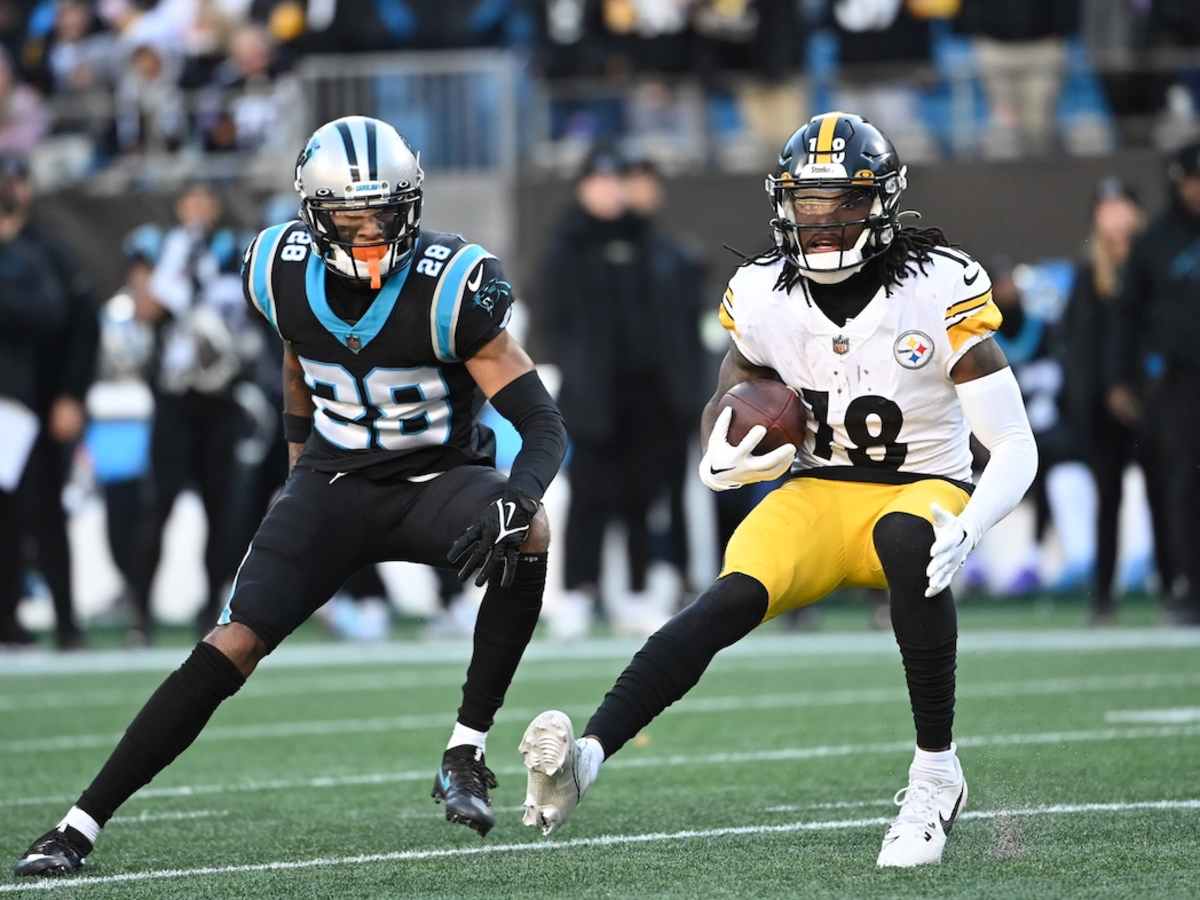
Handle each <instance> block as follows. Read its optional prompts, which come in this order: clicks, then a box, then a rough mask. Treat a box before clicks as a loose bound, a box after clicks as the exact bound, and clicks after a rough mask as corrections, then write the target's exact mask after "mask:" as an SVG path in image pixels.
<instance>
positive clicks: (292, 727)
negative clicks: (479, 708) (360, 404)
mask: <svg viewBox="0 0 1200 900" xmlns="http://www.w3.org/2000/svg"><path fill="white" fill-rule="evenodd" d="M1191 685H1200V673H1195V674H1155V673H1146V674H1134V675H1112V676H1105V675H1100V676H1088V677H1080V678H1047V679H1039V680H1032V681H999V682H992V683H990V684H989V683H984V684H979V685H975V686H970V685H968V686H964V687H962V688H960V689H959V691H958V698H959V699H972V698H987V697H1019V696H1041V695H1047V694H1049V695H1053V694H1062V693H1070V694H1074V693H1080V692H1084V691H1100V692H1104V691H1112V690H1121V689H1135V690H1141V689H1152V688H1163V687H1189V686H1191ZM907 698H908V693H907V691H906V689H905V688H904V686H903V683H900V684H897V685H895V686H894V687H887V688H855V689H848V690H832V691H808V692H804V691H792V692H789V693H782V694H759V695H757V696H746V695H744V694H734V695H732V696H724V697H695V698H692V699H689V700H686V701H685V702H683V703H680V704H679V705H678V707H676V708H675V709H674V710H673V715H697V714H710V713H725V712H737V711H739V710H768V709H797V708H808V707H827V706H855V705H859V704H863V703H891V702H901V701H905V700H907ZM540 712H542V710H541V709H532V708H521V707H516V708H509V709H504V710H501V711H500V712H499V713H498V714H497V716H496V721H497V722H501V723H503V722H526V721H528V720H529V719H532V718H533V717H534V716H536V715H537V714H538V713H540ZM567 712H569V713H572V714H574V715H579V716H586V715H587V714H588V713H590V712H591V707H590V706H589V708H588V709H584V708H582V707H576V706H572V705H568V706H567ZM450 721H451V720H450V717H449V714H448V713H421V714H410V715H402V716H386V717H385V716H377V717H370V718H360V719H327V720H316V721H312V720H299V721H291V722H272V723H270V724H267V725H216V726H213V727H211V728H208V729H205V731H204V732H203V737H204V738H205V739H206V740H208V741H239V740H259V739H262V738H283V737H298V736H318V735H329V734H335V735H339V736H341V735H348V734H375V733H379V732H391V731H420V730H422V729H427V728H446V727H448V725H449V723H450ZM120 738H121V735H120V734H115V733H110V732H104V733H99V734H96V733H93V734H64V735H54V736H50V737H40V738H16V739H12V740H6V741H0V753H34V752H46V751H52V750H79V749H84V748H88V747H109V746H111V745H113V744H115V743H116V742H117V741H118V740H120Z"/></svg>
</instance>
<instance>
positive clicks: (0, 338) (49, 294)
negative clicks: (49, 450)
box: [0, 179, 67, 645]
mask: <svg viewBox="0 0 1200 900" xmlns="http://www.w3.org/2000/svg"><path fill="white" fill-rule="evenodd" d="M25 224H26V223H25V215H24V212H23V211H22V209H21V200H20V197H19V196H18V194H17V192H16V191H15V190H14V185H13V184H12V181H11V179H0V434H3V435H4V440H3V441H0V644H18V645H20V644H29V643H32V642H33V640H34V638H33V635H31V634H30V633H29V632H28V631H26V630H25V629H24V628H23V627H22V626H21V625H20V623H19V622H18V621H17V617H16V612H17V602H18V601H19V600H20V596H21V570H22V564H23V560H22V558H21V532H22V522H21V520H22V516H21V512H20V508H19V505H18V503H19V500H18V496H17V486H18V484H19V482H20V479H21V476H22V474H23V473H24V471H25V467H26V462H27V460H28V458H29V451H30V450H31V449H32V447H33V443H34V440H35V438H36V434H37V430H38V427H39V423H38V417H37V414H36V412H35V411H34V410H35V408H36V406H37V401H38V383H37V376H38V365H37V356H38V347H39V346H40V344H41V342H42V341H43V340H45V339H47V338H49V337H50V336H52V335H54V334H56V333H57V332H58V331H59V330H60V329H61V328H62V327H63V323H64V322H65V321H66V318H67V295H66V291H65V290H64V288H63V285H62V283H61V282H60V281H59V279H58V276H57V274H56V272H55V266H54V262H53V260H51V259H50V258H49V256H47V254H46V252H45V248H43V247H42V246H40V245H39V244H37V243H35V242H31V241H30V240H29V239H28V238H26V237H25V236H24V234H23V233H22V232H23V230H24V227H25Z"/></svg>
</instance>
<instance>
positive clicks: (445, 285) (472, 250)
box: [433, 244, 492, 362]
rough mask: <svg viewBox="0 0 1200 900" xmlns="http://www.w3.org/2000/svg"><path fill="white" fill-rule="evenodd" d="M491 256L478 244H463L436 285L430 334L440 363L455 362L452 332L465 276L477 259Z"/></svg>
mask: <svg viewBox="0 0 1200 900" xmlns="http://www.w3.org/2000/svg"><path fill="white" fill-rule="evenodd" d="M491 255H492V254H490V253H488V252H487V251H486V250H484V249H483V248H482V247H480V246H479V245H478V244H467V245H466V246H465V247H463V248H461V249H460V250H459V251H458V253H456V254H454V257H453V258H452V259H451V260H450V264H449V265H448V266H446V274H445V275H443V276H442V280H441V281H440V282H438V286H437V291H435V292H434V295H433V333H434V338H435V340H434V350H435V351H436V353H437V358H438V359H440V360H441V361H442V362H458V354H457V353H456V352H455V349H456V348H455V346H454V329H455V326H456V325H457V324H458V311H459V309H460V308H461V307H462V301H463V290H464V289H465V287H466V281H467V276H468V275H470V274H471V272H472V270H473V269H474V268H475V266H476V265H478V263H479V261H480V260H483V259H487V258H489V257H491ZM477 287H478V285H477Z"/></svg>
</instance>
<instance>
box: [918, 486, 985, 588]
mask: <svg viewBox="0 0 1200 900" xmlns="http://www.w3.org/2000/svg"><path fill="white" fill-rule="evenodd" d="M929 508H930V510H931V511H932V512H933V546H932V547H930V548H929V565H928V566H927V567H926V568H925V574H926V575H927V576H928V578H929V586H928V587H927V588H925V596H926V597H936V596H937V595H938V594H940V593H941V592H942V591H944V590H945V589H946V588H948V587H950V581H951V579H953V578H954V574H955V573H956V572H957V571H958V570H959V569H960V568H962V564H963V563H965V562H966V561H967V556H968V555H970V553H971V551H972V550H974V549H975V545H976V544H978V543H979V535H978V534H976V533H975V528H974V526H973V525H972V524H971V522H970V521H969V520H966V519H962V518H960V517H959V516H954V515H951V514H950V513H948V512H946V511H945V510H944V509H942V508H941V507H940V506H938V505H937V504H936V503H931V504H930V505H929Z"/></svg>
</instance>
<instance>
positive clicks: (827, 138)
mask: <svg viewBox="0 0 1200 900" xmlns="http://www.w3.org/2000/svg"><path fill="white" fill-rule="evenodd" d="M841 119H842V117H841V114H840V113H827V114H826V115H825V117H824V118H823V119H821V130H820V131H818V132H817V160H816V161H817V162H819V163H829V162H833V155H832V153H833V135H834V132H835V131H837V126H838V122H840V121H841Z"/></svg>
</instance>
